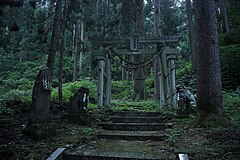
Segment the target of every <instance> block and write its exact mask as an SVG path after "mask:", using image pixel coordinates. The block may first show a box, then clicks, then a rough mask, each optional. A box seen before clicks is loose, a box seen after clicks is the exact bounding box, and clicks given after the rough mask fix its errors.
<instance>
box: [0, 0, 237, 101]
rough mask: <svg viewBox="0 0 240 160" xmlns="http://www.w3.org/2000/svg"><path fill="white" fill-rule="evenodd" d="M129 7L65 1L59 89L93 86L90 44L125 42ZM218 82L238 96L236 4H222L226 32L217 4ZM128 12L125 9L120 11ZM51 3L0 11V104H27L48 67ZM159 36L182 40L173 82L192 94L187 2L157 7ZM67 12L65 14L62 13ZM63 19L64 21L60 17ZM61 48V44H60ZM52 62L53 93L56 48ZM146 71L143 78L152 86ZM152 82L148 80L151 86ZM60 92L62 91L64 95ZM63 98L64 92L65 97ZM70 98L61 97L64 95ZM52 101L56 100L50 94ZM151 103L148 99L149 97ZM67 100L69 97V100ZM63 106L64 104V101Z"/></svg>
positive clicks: (150, 21) (149, 11)
mask: <svg viewBox="0 0 240 160" xmlns="http://www.w3.org/2000/svg"><path fill="white" fill-rule="evenodd" d="M132 3H133V2H132V1H118V0H108V1H101V0H95V1H91V2H89V1H85V0H82V1H80V0H79V1H65V2H64V3H63V4H62V6H61V10H62V12H61V14H62V17H61V21H62V22H63V23H64V25H65V27H62V30H64V34H65V37H64V39H65V44H64V48H65V50H64V60H63V62H64V63H63V70H62V77H63V80H62V82H63V83H69V82H74V81H76V80H80V81H81V80H82V79H86V78H87V79H91V80H96V78H97V70H96V60H95V59H94V57H92V56H91V39H92V38H107V39H117V38H123V37H128V36H130V35H131V34H133V33H134V32H133V30H134V12H136V10H135V9H134V7H132V6H133V4H132ZM216 4H217V5H216V10H217V18H218V33H219V38H220V41H219V45H220V54H221V69H222V81H223V87H224V89H225V90H236V89H237V87H238V86H239V84H240V81H239V77H240V75H239V74H240V70H239V69H240V67H239V57H240V55H239V52H240V47H239V44H240V36H239V34H240V30H239V25H240V13H239V12H240V6H239V2H238V1H233V0H231V1H230V0H229V1H227V3H226V6H225V7H226V11H227V16H228V25H229V28H230V30H228V31H226V30H225V28H224V17H223V14H222V13H221V12H220V11H221V8H220V7H221V6H220V5H219V3H218V2H217V1H216ZM153 5H154V2H153V1H151V0H147V1H144V17H145V19H144V35H145V36H146V37H150V36H154V34H155V33H154V12H153ZM124 6H127V7H124ZM54 9H55V2H54V1H48V0H43V1H41V2H37V3H36V2H35V1H30V2H28V1H24V3H23V4H21V6H4V5H1V8H0V11H1V16H0V19H1V23H0V32H1V34H0V36H1V40H0V56H1V57H0V63H1V65H0V67H1V68H0V84H1V85H0V87H1V88H0V92H1V93H0V95H1V100H17V99H21V100H27V101H30V100H31V92H32V86H33V83H34V79H35V77H36V74H37V73H38V70H39V68H40V67H41V66H44V65H46V63H47V62H46V59H47V54H48V48H49V44H50V36H51V31H52V27H53V18H54V12H55V10H54ZM161 10H162V11H161V19H162V24H161V30H162V35H166V36H168V35H181V36H182V39H181V42H180V43H179V45H178V49H179V50H180V54H179V55H178V59H177V81H178V84H185V85H186V86H188V87H190V88H191V89H192V91H195V89H196V88H195V80H196V78H195V74H194V72H192V71H191V61H190V60H191V49H190V47H189V38H188V37H189V36H188V34H189V32H188V21H187V9H186V2H185V1H178V0H164V1H163V2H162V5H161ZM64 12H66V13H64ZM64 14H65V17H63V16H64ZM59 43H60V42H59ZM57 50H58V52H57V54H56V58H55V62H56V63H55V67H54V79H53V84H52V86H53V88H55V87H57V86H58V70H59V69H58V68H59V67H58V66H59V57H60V48H58V49H57ZM117 61H118V62H113V72H112V74H113V76H112V77H113V80H115V81H119V80H121V79H122V78H124V77H122V71H121V65H119V64H120V63H121V61H120V60H117ZM152 67H153V66H148V67H147V68H146V69H145V71H146V75H147V76H146V77H147V78H148V79H149V81H152V83H153V74H151V68H152ZM151 79H152V80H151ZM63 92H64V91H63ZM65 92H67V91H65ZM66 94H68V93H64V95H66ZM53 95H54V94H53ZM148 96H150V97H151V95H148ZM68 97H69V96H68ZM65 100H67V99H65Z"/></svg>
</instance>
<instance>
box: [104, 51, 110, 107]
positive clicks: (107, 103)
mask: <svg viewBox="0 0 240 160" xmlns="http://www.w3.org/2000/svg"><path fill="white" fill-rule="evenodd" d="M109 52H110V51H108V53H107V54H106V59H105V63H106V64H105V73H106V79H105V103H104V106H105V107H111V61H110V57H109V54H111V53H109Z"/></svg>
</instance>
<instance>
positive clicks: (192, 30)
mask: <svg viewBox="0 0 240 160" xmlns="http://www.w3.org/2000/svg"><path fill="white" fill-rule="evenodd" d="M186 3H187V17H188V29H189V42H190V48H191V58H192V70H193V71H194V72H196V71H197V59H196V58H197V55H196V54H197V53H196V52H197V51H196V32H195V26H194V22H193V9H192V4H191V1H190V0H186Z"/></svg>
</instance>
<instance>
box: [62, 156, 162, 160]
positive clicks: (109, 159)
mask: <svg viewBox="0 0 240 160" xmlns="http://www.w3.org/2000/svg"><path fill="white" fill-rule="evenodd" d="M64 160H161V159H156V158H151V159H149V158H148V159H146V158H131V157H130V158H128V157H114V156H94V155H65V156H64Z"/></svg>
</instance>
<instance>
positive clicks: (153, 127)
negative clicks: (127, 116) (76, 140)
mask: <svg viewBox="0 0 240 160" xmlns="http://www.w3.org/2000/svg"><path fill="white" fill-rule="evenodd" d="M99 125H100V126H101V127H102V128H103V129H106V130H118V131H161V130H164V128H170V127H171V126H172V123H108V122H104V123H100V124H99Z"/></svg>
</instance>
